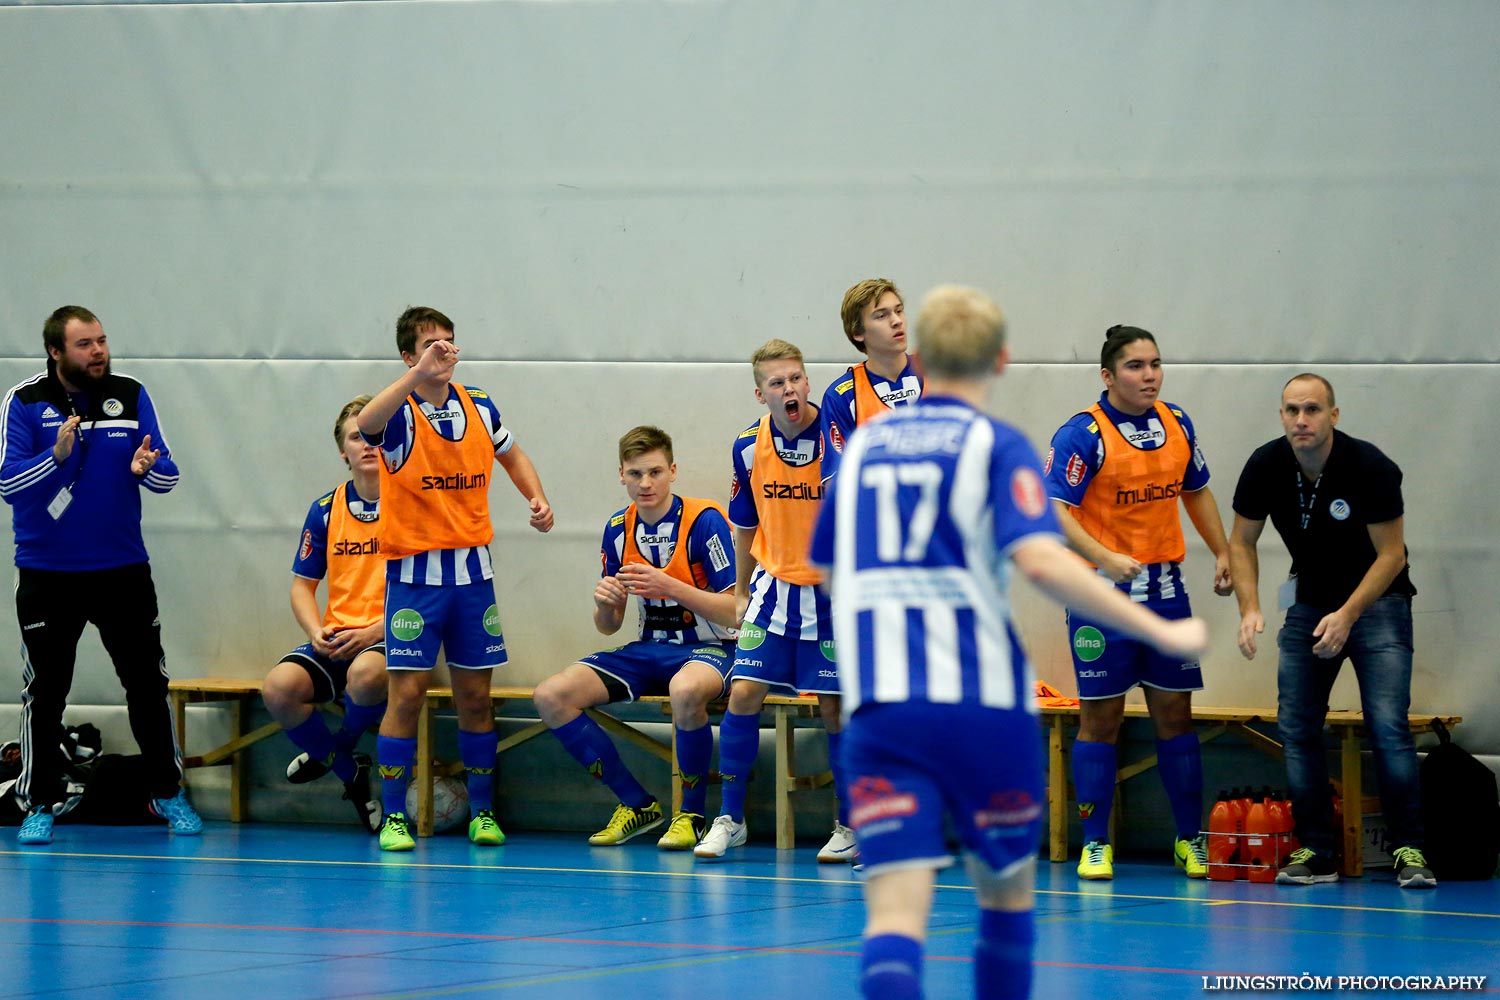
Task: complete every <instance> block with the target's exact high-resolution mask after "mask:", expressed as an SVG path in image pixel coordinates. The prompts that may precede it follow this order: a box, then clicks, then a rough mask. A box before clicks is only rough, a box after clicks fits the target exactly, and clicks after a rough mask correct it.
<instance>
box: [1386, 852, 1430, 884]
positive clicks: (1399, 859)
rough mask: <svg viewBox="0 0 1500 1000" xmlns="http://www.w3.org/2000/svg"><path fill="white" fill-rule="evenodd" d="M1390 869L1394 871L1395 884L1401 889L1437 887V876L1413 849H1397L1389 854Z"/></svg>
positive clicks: (1425, 860) (1420, 854) (1419, 853)
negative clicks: (1392, 868)
mask: <svg viewBox="0 0 1500 1000" xmlns="http://www.w3.org/2000/svg"><path fill="white" fill-rule="evenodd" d="M1391 860H1392V867H1394V868H1395V869H1396V884H1397V885H1399V886H1400V887H1401V888H1403V889H1431V888H1433V887H1434V886H1436V885H1437V876H1436V875H1434V874H1432V869H1431V868H1428V867H1427V859H1426V858H1425V857H1423V856H1422V852H1421V851H1420V850H1419V849H1417V848H1415V847H1398V848H1396V849H1395V850H1394V851H1392V852H1391Z"/></svg>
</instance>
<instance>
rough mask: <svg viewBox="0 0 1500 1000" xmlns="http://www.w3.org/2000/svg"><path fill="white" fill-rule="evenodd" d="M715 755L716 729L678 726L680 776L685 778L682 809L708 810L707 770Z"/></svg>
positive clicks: (678, 766) (704, 726) (699, 812)
mask: <svg viewBox="0 0 1500 1000" xmlns="http://www.w3.org/2000/svg"><path fill="white" fill-rule="evenodd" d="M713 757H714V731H713V727H712V726H709V725H707V724H705V725H702V726H700V727H698V728H697V729H683V728H682V727H681V726H678V727H677V776H678V777H679V778H680V779H682V811H683V812H690V813H697V814H698V815H699V816H702V815H703V814H704V812H705V810H707V809H708V769H709V766H710V764H711V763H712V761H713Z"/></svg>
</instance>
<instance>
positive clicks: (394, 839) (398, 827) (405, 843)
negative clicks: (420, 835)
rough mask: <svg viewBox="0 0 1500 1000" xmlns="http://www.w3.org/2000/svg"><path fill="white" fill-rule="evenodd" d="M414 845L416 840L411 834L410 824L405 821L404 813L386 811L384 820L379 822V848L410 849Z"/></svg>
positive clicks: (391, 849)
mask: <svg viewBox="0 0 1500 1000" xmlns="http://www.w3.org/2000/svg"><path fill="white" fill-rule="evenodd" d="M416 846H417V840H416V838H415V837H413V836H412V835H411V824H410V823H408V822H407V821H406V813H399V812H395V813H387V814H386V817H385V821H384V822H383V823H381V824H380V849H381V850H382V851H410V850H412V849H413V848H415V847H416Z"/></svg>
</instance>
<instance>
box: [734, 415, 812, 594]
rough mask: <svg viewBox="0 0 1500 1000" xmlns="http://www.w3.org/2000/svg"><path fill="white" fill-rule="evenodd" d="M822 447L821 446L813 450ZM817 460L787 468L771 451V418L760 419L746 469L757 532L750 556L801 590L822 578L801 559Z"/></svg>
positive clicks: (808, 532)
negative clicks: (757, 519) (751, 454)
mask: <svg viewBox="0 0 1500 1000" xmlns="http://www.w3.org/2000/svg"><path fill="white" fill-rule="evenodd" d="M822 447H823V444H822V442H821V441H820V442H819V443H818V448H819V449H821V448H822ZM822 466H823V461H822V456H821V455H819V456H818V458H816V459H814V460H813V461H811V462H808V463H807V464H806V465H803V466H794V465H788V464H787V463H786V462H784V461H782V459H781V456H780V455H778V454H777V453H776V442H775V440H774V439H773V438H772V435H771V415H770V414H769V413H767V414H766V415H765V416H763V417H761V418H760V431H759V432H757V433H756V435H755V460H754V462H753V463H752V465H751V467H750V489H751V490H752V491H753V492H752V493H751V496H752V497H754V498H755V512H756V514H757V515H758V516H759V518H760V528H759V530H757V531H756V532H755V542H754V544H753V545H751V546H750V554H751V555H753V556H755V559H756V561H757V562H759V563H760V564H761V565H762V566H764V567H765V570H766V572H767V573H770V574H771V575H772V576H774V577H775V578H776V579H778V580H782V581H785V582H786V583H790V584H794V585H796V586H799V587H805V586H808V585H810V584H814V583H818V582H820V581H821V580H822V579H823V575H822V574H821V573H819V572H818V571H817V570H816V569H814V568H813V565H812V563H810V562H808V560H807V550H808V547H809V546H810V545H811V544H812V535H813V526H814V525H816V524H817V521H818V501H819V500H821V499H822V498H823V478H822V472H821V470H822Z"/></svg>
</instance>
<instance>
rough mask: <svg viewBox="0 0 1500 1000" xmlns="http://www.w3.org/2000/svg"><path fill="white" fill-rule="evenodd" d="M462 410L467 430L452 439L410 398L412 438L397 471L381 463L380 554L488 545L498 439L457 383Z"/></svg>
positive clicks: (404, 554) (397, 556)
mask: <svg viewBox="0 0 1500 1000" xmlns="http://www.w3.org/2000/svg"><path fill="white" fill-rule="evenodd" d="M453 389H454V391H455V393H456V394H457V398H458V405H459V407H460V408H461V409H462V410H463V411H464V436H463V437H462V438H460V439H459V440H457V441H449V440H448V439H447V438H445V437H443V436H442V435H441V434H439V433H438V432H437V429H436V428H434V427H433V426H432V422H431V421H430V420H428V419H427V415H426V414H425V413H423V412H422V411H421V410H420V409H419V408H418V407H417V406H416V405H415V404H414V403H412V401H411V399H409V398H408V399H407V400H406V401H405V402H404V403H402V405H403V406H407V407H410V408H411V425H412V442H411V453H410V454H409V455H407V456H406V464H405V465H403V466H401V468H400V469H398V470H397V471H395V472H392V471H391V470H390V469H389V468H387V467H386V464H385V462H384V461H383V460H382V461H381V463H380V554H381V555H382V556H384V557H385V558H386V560H387V561H389V560H392V559H404V558H405V557H407V556H411V555H416V554H417V553H418V552H435V551H437V550H439V549H463V548H471V547H477V546H480V545H488V544H489V543H490V540H491V539H493V538H494V537H495V529H494V528H493V527H492V526H491V525H490V465H491V464H492V463H493V462H494V461H495V445H494V443H493V442H492V441H490V436H489V435H488V434H486V433H485V432H484V423H483V421H481V420H480V419H479V410H478V409H477V408H476V407H475V406H474V401H473V400H472V399H470V398H469V392H468V390H467V389H465V388H464V387H463V386H461V385H459V384H458V383H456V382H455V383H453Z"/></svg>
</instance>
